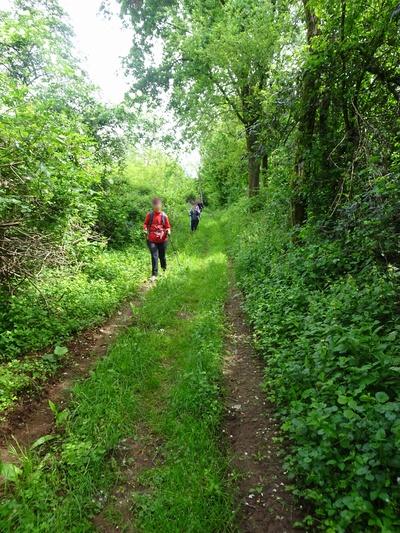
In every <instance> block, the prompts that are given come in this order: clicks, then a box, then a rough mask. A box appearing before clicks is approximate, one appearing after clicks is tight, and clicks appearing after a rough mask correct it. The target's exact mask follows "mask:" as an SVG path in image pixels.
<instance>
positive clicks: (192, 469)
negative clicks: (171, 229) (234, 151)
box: [0, 217, 234, 533]
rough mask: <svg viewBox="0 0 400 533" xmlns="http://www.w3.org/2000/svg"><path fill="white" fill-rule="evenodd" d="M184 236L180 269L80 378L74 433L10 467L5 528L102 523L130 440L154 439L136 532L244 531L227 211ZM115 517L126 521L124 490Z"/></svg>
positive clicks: (136, 498)
mask: <svg viewBox="0 0 400 533" xmlns="http://www.w3.org/2000/svg"><path fill="white" fill-rule="evenodd" d="M175 241H176V243H175V246H178V247H179V248H180V249H181V250H183V249H184V251H183V252H182V253H181V254H180V259H179V261H180V266H178V264H177V261H176V259H175V260H174V259H172V255H173V254H172V253H171V250H170V254H169V255H170V259H171V261H170V262H171V265H172V268H171V269H170V271H169V273H168V275H167V276H165V277H164V278H162V279H160V281H159V282H158V283H157V285H156V287H154V288H153V289H151V290H150V291H149V292H148V294H147V296H146V298H145V300H144V303H143V306H142V308H141V309H140V311H139V312H138V314H137V317H136V323H135V325H134V326H133V327H131V328H130V329H129V330H128V331H127V332H126V333H124V334H122V335H121V336H120V337H119V338H118V339H117V341H116V342H115V344H114V345H113V346H112V348H111V350H110V351H109V354H108V355H107V357H105V358H104V359H103V360H102V361H101V362H100V363H99V364H98V366H97V369H96V371H95V372H93V374H92V376H91V378H90V379H88V380H85V381H83V382H81V383H78V384H76V386H75V388H74V391H73V392H74V395H73V402H72V403H71V405H70V406H69V409H70V415H69V417H68V420H67V422H66V424H65V425H64V426H63V428H62V432H61V433H60V434H59V435H57V436H56V438H55V439H54V440H51V441H50V442H48V443H46V444H44V445H42V446H37V447H36V448H35V449H34V450H31V451H30V452H29V453H27V454H24V456H23V457H22V462H21V466H20V468H21V470H20V471H16V472H11V474H9V476H10V477H12V475H13V474H14V475H15V477H16V481H9V482H8V483H7V486H6V489H5V493H4V495H3V500H2V505H1V508H0V530H1V531H4V532H5V533H8V532H11V531H13V532H14V531H16V532H21V533H22V532H24V533H25V532H34V533H36V532H41V531H59V532H64V531H65V532H66V531H68V532H74V533H78V532H86V531H92V530H93V524H92V521H91V518H92V517H93V516H94V515H95V514H96V513H98V512H99V511H100V510H101V509H102V508H103V506H104V505H105V502H107V501H109V495H110V494H111V493H112V489H113V487H114V486H115V484H116V483H117V482H118V478H119V475H120V465H119V464H118V461H117V460H116V459H115V457H117V453H116V452H117V449H118V446H119V445H120V443H121V441H123V439H126V438H133V439H145V438H149V437H151V438H153V439H156V441H157V443H160V446H161V448H160V450H159V454H158V456H159V457H160V459H159V460H158V461H156V464H155V466H154V467H153V468H151V469H149V470H145V471H143V472H142V474H141V476H140V478H141V479H140V481H141V484H142V485H143V486H144V487H145V490H142V491H136V492H133V493H131V494H129V505H130V508H131V509H132V519H133V521H134V526H135V528H136V529H135V530H137V531H141V532H158V533H162V532H165V533H174V532H176V533H178V532H183V531H185V532H186V533H190V532H192V533H195V532H199V533H200V532H205V531H207V532H210V533H211V532H225V531H234V526H233V524H232V521H233V518H234V515H233V514H232V509H233V507H234V505H233V490H232V487H230V486H229V484H228V481H227V480H228V476H227V473H228V463H227V458H226V455H225V451H224V449H223V446H221V442H220V423H221V416H222V397H221V383H222V375H221V366H222V364H221V363H222V352H223V328H224V312H223V304H224V301H225V299H226V293H227V287H228V269H227V264H226V261H227V260H226V256H225V254H224V242H223V238H222V237H221V236H220V232H219V227H218V221H217V220H216V219H211V218H209V219H208V220H207V218H206V217H205V219H204V220H203V221H202V225H201V228H200V231H199V232H198V234H197V235H195V236H193V237H192V236H190V235H188V230H187V225H186V224H184V222H183V221H182V223H181V227H180V229H179V231H178V232H177V233H176V234H175ZM184 243H186V244H184ZM143 428H145V429H143ZM143 431H145V433H146V435H147V436H146V435H143ZM161 458H162V459H161ZM107 515H108V516H113V517H114V520H116V521H118V510H117V507H115V508H114V507H113V503H112V500H111V503H108V504H107Z"/></svg>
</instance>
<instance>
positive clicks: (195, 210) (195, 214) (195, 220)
mask: <svg viewBox="0 0 400 533" xmlns="http://www.w3.org/2000/svg"><path fill="white" fill-rule="evenodd" d="M200 215H201V211H200V209H199V206H198V205H197V204H193V205H192V208H191V209H190V211H189V216H190V229H191V230H192V233H193V232H194V231H196V230H197V226H198V225H199V222H200Z"/></svg>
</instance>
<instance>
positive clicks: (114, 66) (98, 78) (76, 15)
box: [0, 0, 132, 103]
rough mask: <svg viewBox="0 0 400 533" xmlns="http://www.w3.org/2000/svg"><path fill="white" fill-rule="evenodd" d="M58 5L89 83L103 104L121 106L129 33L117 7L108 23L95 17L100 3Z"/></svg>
mask: <svg viewBox="0 0 400 533" xmlns="http://www.w3.org/2000/svg"><path fill="white" fill-rule="evenodd" d="M0 1H1V0H0ZM59 2H60V4H61V6H62V7H63V8H64V9H65V11H66V12H67V13H68V14H69V16H70V17H71V22H72V26H73V28H74V31H75V33H76V48H77V49H78V51H80V52H81V53H82V54H83V56H84V57H85V58H86V61H85V62H84V65H85V68H86V70H87V72H88V74H89V77H90V79H91V80H92V81H93V82H94V83H95V84H96V85H98V86H99V87H100V88H101V91H102V93H103V98H104V100H105V101H108V102H112V103H118V102H121V100H122V99H123V97H124V93H125V91H126V90H127V89H128V88H129V84H128V83H127V80H126V79H125V78H124V74H123V71H122V69H121V58H122V57H123V56H127V55H128V52H129V49H130V46H131V43H132V30H129V29H127V28H124V27H123V25H122V22H121V20H120V19H119V17H118V14H117V12H118V5H117V3H116V2H115V4H114V5H115V6H116V13H115V15H113V16H112V18H111V19H110V18H104V17H103V16H102V15H101V14H99V8H100V4H101V0H59Z"/></svg>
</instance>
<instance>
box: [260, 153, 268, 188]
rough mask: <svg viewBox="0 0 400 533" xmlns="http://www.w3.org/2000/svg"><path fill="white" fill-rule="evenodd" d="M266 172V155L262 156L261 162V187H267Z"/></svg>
mask: <svg viewBox="0 0 400 533" xmlns="http://www.w3.org/2000/svg"><path fill="white" fill-rule="evenodd" d="M267 172H268V154H264V155H263V157H262V160H261V185H262V187H265V186H266V185H267Z"/></svg>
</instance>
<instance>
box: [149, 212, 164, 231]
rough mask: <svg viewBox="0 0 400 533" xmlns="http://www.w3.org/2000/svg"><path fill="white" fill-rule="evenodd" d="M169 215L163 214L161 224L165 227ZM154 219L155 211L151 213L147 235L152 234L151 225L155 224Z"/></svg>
mask: <svg viewBox="0 0 400 533" xmlns="http://www.w3.org/2000/svg"><path fill="white" fill-rule="evenodd" d="M166 217H167V215H166V214H165V213H164V211H162V212H161V224H162V225H163V227H164V226H165V219H166ZM153 218H154V211H150V219H149V225H148V226H147V233H150V231H151V225H152V224H153Z"/></svg>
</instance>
